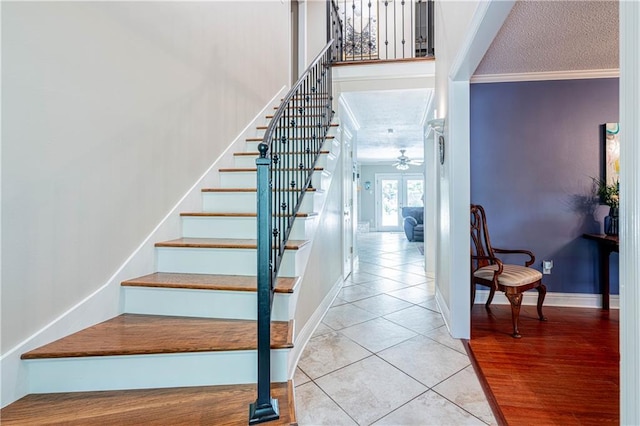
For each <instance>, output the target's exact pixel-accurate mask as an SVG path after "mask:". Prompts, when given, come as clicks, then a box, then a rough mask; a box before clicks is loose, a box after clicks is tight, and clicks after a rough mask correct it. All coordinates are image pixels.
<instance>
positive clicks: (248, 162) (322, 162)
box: [233, 154, 328, 168]
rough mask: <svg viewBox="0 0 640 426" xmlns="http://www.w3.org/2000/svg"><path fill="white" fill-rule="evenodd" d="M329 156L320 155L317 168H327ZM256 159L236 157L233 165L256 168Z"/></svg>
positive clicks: (243, 156) (246, 156) (252, 157)
mask: <svg viewBox="0 0 640 426" xmlns="http://www.w3.org/2000/svg"><path fill="white" fill-rule="evenodd" d="M327 155H328V154H320V158H318V163H317V164H316V166H317V167H326V166H327ZM256 158H257V156H255V157H254V156H250V155H235V156H234V157H233V161H234V163H233V164H234V166H235V167H238V168H246V167H255V166H256Z"/></svg>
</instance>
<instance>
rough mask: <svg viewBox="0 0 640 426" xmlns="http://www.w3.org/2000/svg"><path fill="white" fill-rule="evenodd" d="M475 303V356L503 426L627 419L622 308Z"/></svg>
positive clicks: (470, 346)
mask: <svg viewBox="0 0 640 426" xmlns="http://www.w3.org/2000/svg"><path fill="white" fill-rule="evenodd" d="M544 314H545V315H546V317H547V318H548V321H547V322H541V321H539V320H538V319H537V314H536V308H535V306H523V307H522V310H521V312H520V332H521V334H522V338H521V339H514V338H513V337H511V336H510V334H509V333H510V332H511V310H510V307H509V306H505V305H492V306H491V311H490V312H487V311H486V310H485V308H484V305H475V306H474V307H473V309H472V313H471V317H472V319H471V340H470V341H469V342H466V344H465V346H466V347H467V351H468V352H469V355H470V356H471V358H472V360H473V361H474V367H475V368H476V371H477V372H478V375H479V376H480V380H481V382H483V386H484V387H485V392H486V393H487V396H488V398H489V400H490V403H491V404H492V408H493V410H494V414H495V416H496V418H497V420H498V422H499V423H500V424H508V425H577V424H580V425H602V424H619V422H620V408H619V407H620V402H619V401H620V400H619V398H620V397H619V393H620V378H619V364H620V352H619V337H618V328H619V311H618V310H611V311H604V310H601V309H584V308H556V307H545V308H544Z"/></svg>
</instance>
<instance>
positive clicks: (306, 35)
mask: <svg viewBox="0 0 640 426" xmlns="http://www.w3.org/2000/svg"><path fill="white" fill-rule="evenodd" d="M298 3H299V4H300V19H301V23H300V34H301V36H302V38H303V40H302V42H301V44H302V50H303V52H302V54H301V55H300V59H301V62H302V63H301V66H300V69H299V73H300V74H302V72H304V70H305V69H306V68H307V67H308V66H309V64H310V63H311V61H313V60H314V59H315V57H316V56H317V55H318V53H320V51H321V50H322V48H324V47H325V46H326V45H327V18H326V16H327V4H326V2H325V1H324V0H298Z"/></svg>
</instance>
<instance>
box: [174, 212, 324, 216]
mask: <svg viewBox="0 0 640 426" xmlns="http://www.w3.org/2000/svg"><path fill="white" fill-rule="evenodd" d="M317 215H318V213H316V212H309V213H301V212H298V213H296V217H310V216H317ZM180 216H182V217H257V216H258V215H257V214H256V213H231V212H227V213H215V212H184V213H180ZM278 216H279V217H281V216H282V215H278ZM287 216H289V215H287Z"/></svg>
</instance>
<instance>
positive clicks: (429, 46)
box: [427, 0, 435, 56]
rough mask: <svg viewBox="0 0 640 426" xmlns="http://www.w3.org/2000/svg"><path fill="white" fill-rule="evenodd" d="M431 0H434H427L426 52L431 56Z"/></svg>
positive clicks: (432, 51)
mask: <svg viewBox="0 0 640 426" xmlns="http://www.w3.org/2000/svg"><path fill="white" fill-rule="evenodd" d="M433 2H434V0H427V14H428V15H427V54H428V55H430V56H433V55H434V54H435V52H434V46H433V41H434V40H433V24H434V20H433V18H434V17H433Z"/></svg>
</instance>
